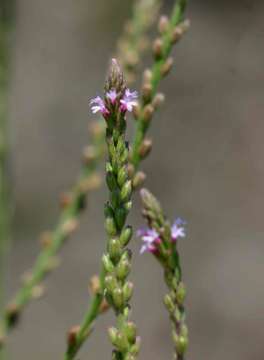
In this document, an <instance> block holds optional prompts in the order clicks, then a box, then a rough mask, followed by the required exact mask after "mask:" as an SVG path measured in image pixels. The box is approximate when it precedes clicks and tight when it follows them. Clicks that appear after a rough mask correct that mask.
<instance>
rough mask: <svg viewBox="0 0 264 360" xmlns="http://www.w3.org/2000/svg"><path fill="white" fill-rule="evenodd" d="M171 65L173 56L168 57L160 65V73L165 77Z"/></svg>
mask: <svg viewBox="0 0 264 360" xmlns="http://www.w3.org/2000/svg"><path fill="white" fill-rule="evenodd" d="M172 65H173V58H172V57H169V58H168V59H167V60H166V62H165V64H164V65H163V66H162V67H161V75H162V76H163V77H165V76H166V75H168V74H169V72H170V71H171V68H172Z"/></svg>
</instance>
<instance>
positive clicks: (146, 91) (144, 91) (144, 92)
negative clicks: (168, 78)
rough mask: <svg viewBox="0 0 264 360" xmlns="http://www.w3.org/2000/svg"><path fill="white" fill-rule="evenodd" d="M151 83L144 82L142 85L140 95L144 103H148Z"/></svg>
mask: <svg viewBox="0 0 264 360" xmlns="http://www.w3.org/2000/svg"><path fill="white" fill-rule="evenodd" d="M152 91H153V88H152V85H151V83H144V84H143V86H142V97H143V100H144V102H145V103H148V102H149V101H150V100H151V97H152Z"/></svg>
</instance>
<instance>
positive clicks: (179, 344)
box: [173, 335, 188, 355]
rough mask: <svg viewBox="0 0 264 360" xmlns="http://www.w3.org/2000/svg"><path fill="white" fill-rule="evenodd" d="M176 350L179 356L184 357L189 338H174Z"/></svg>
mask: <svg viewBox="0 0 264 360" xmlns="http://www.w3.org/2000/svg"><path fill="white" fill-rule="evenodd" d="M173 340H174V342H175V348H176V351H177V353H178V354H179V355H183V354H184V353H185V352H186V350H187V347H188V338H187V337H185V336H182V335H180V336H177V335H175V336H174V339H173Z"/></svg>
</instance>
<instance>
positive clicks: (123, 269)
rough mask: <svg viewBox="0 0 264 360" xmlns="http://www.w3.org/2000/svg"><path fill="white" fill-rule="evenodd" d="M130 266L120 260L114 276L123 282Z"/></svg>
mask: <svg viewBox="0 0 264 360" xmlns="http://www.w3.org/2000/svg"><path fill="white" fill-rule="evenodd" d="M130 270H131V264H130V262H129V261H128V260H126V259H125V260H120V261H119V263H118V265H117V267H116V276H117V277H118V279H120V280H125V279H126V278H127V276H128V274H129V273H130Z"/></svg>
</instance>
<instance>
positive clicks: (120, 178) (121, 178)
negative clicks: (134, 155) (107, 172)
mask: <svg viewBox="0 0 264 360" xmlns="http://www.w3.org/2000/svg"><path fill="white" fill-rule="evenodd" d="M126 180H127V167H126V166H122V168H121V169H120V170H119V171H118V174H117V182H118V185H119V186H120V187H121V186H123V185H124V183H125V181H126Z"/></svg>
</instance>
